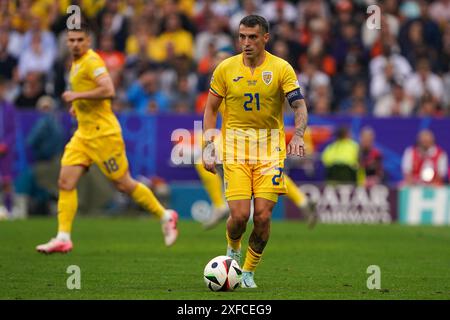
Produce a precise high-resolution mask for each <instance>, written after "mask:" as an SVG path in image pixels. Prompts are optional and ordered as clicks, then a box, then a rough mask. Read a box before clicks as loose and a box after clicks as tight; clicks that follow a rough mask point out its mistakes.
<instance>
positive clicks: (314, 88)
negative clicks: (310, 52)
mask: <svg viewBox="0 0 450 320" xmlns="http://www.w3.org/2000/svg"><path fill="white" fill-rule="evenodd" d="M302 69H303V72H302V73H300V74H299V75H298V79H299V83H300V87H301V88H302V89H303V91H304V92H305V98H306V101H308V103H310V104H312V105H314V104H315V103H316V101H317V99H318V98H319V97H320V96H322V94H323V95H325V96H326V97H327V98H328V100H329V99H330V98H331V96H330V94H331V87H330V78H329V77H328V75H327V74H325V73H324V72H321V71H320V70H318V68H317V66H316V65H315V64H314V63H312V62H309V61H307V62H306V64H305V65H304V66H303V68H302Z"/></svg>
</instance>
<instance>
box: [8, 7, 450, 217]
mask: <svg viewBox="0 0 450 320" xmlns="http://www.w3.org/2000/svg"><path fill="white" fill-rule="evenodd" d="M372 4H376V5H378V6H379V8H380V9H381V11H380V12H381V16H380V21H379V22H380V27H381V28H380V29H372V28H368V25H367V21H368V19H369V18H371V17H372V16H371V14H368V13H367V8H368V6H369V5H372ZM71 5H77V6H79V7H80V8H81V15H82V19H83V20H86V21H88V23H89V25H90V26H91V34H92V37H91V39H92V41H93V48H94V49H95V50H96V51H97V52H98V53H99V55H100V56H101V57H102V58H103V59H104V61H105V63H106V66H107V68H108V70H109V73H110V74H111V76H112V79H113V81H114V84H115V88H116V98H115V99H114V100H113V104H112V105H113V110H114V111H115V112H116V113H123V112H130V113H133V112H134V113H137V114H142V115H145V114H161V113H172V114H173V113H178V114H183V113H184V114H186V113H188V114H189V113H190V114H194V113H197V114H202V113H203V108H204V106H205V103H206V97H207V95H208V89H209V83H210V78H211V74H212V72H213V69H214V66H215V57H216V53H217V52H218V51H225V52H227V53H229V54H235V53H237V52H238V50H239V48H238V42H237V40H238V39H237V36H236V31H237V27H238V25H239V21H240V20H241V19H242V18H243V17H244V16H246V15H249V14H260V15H262V16H264V17H266V18H267V19H268V21H269V22H270V27H271V30H270V34H271V40H270V42H269V45H268V50H269V51H270V52H272V53H274V54H275V55H277V56H279V57H282V58H284V59H285V60H287V61H288V62H289V63H290V64H291V65H292V66H293V67H294V69H295V71H296V73H297V74H298V78H299V81H300V85H301V87H302V89H303V91H304V95H305V98H306V102H307V105H308V109H309V114H312V115H329V114H343V115H356V116H358V115H368V116H374V117H389V116H397V117H408V116H423V117H446V116H448V115H449V110H450V0H435V1H426V0H383V1H373V0H354V1H349V0H328V1H325V0H304V1H283V0H274V1H264V0H242V1H238V0H220V1H210V0H200V1H193V0H179V1H176V0H167V1H165V0H108V1H106V0H61V1H59V0H0V120H1V121H0V137H1V141H0V156H1V159H2V162H1V164H0V165H1V168H2V170H1V172H0V195H1V194H3V195H4V196H3V197H2V198H4V199H3V200H4V201H1V202H0V216H1V211H2V210H3V209H2V208H3V205H2V204H1V203H4V204H5V206H6V207H11V206H12V205H11V203H12V202H14V203H15V205H17V203H19V204H20V203H25V200H24V199H25V197H22V198H24V199H20V195H29V196H32V197H33V198H38V199H41V200H42V201H41V200H39V201H37V202H38V203H48V202H49V201H52V200H54V199H53V198H54V194H55V192H54V190H53V191H51V190H52V187H50V186H51V185H54V181H55V180H56V179H57V177H56V171H55V170H56V169H55V168H57V166H56V165H55V164H56V163H59V159H60V155H61V152H62V148H63V142H62V141H61V140H62V139H63V137H62V133H61V131H62V129H61V128H60V126H61V121H60V119H59V118H58V117H59V116H60V115H59V112H58V111H67V110H68V106H66V105H64V103H63V101H62V100H61V94H62V93H63V92H64V91H65V90H67V89H68V78H69V70H70V66H71V58H70V54H69V52H68V49H67V46H66V32H65V30H66V23H67V21H68V18H70V17H71V16H72V15H73V14H74V13H75V12H76V11H70V12H68V11H67V9H68V7H69V6H71ZM372 14H376V13H372ZM375 18H376V17H375ZM14 109H16V110H36V111H40V112H44V113H45V116H44V117H43V119H42V121H40V122H39V123H37V124H36V126H35V127H33V128H32V130H31V134H30V136H29V137H28V138H27V142H26V143H27V146H28V147H29V148H31V149H32V151H33V155H34V157H35V160H36V164H34V167H33V171H32V172H31V171H23V172H21V173H20V175H19V177H18V178H17V179H16V186H15V190H13V189H14V188H13V187H12V180H13V176H12V175H11V174H10V172H12V166H13V161H14V159H13V158H12V157H13V155H12V154H13V152H11V150H10V149H12V148H8V146H12V145H14V143H13V142H11V141H13V140H14V139H15V137H14V135H13V134H11V133H12V132H15V129H11V128H13V127H12V126H14V125H15V123H14V122H12V121H8V119H9V118H11V117H12V116H11V115H12V114H13V113H14V112H15V111H14ZM289 112H290V111H289ZM339 132H341V133H342V137H341V138H342V139H341V140H339V139H337V141H336V143H334V144H331V145H330V147H329V148H328V150H325V151H327V152H324V156H323V158H322V161H323V164H324V165H325V167H326V168H327V171H326V172H327V177H326V180H330V181H335V180H339V179H341V180H342V179H343V180H344V181H352V182H357V181H359V182H361V181H364V182H363V184H364V185H366V186H370V185H372V184H376V183H385V182H386V180H389V179H388V177H386V174H385V171H384V169H383V165H382V160H383V155H382V153H381V152H380V150H378V149H377V148H375V147H374V139H375V136H374V132H373V130H371V129H370V128H365V129H364V130H362V132H361V137H360V139H359V140H360V141H359V146H358V143H357V142H356V141H353V140H351V139H350V137H349V136H348V132H347V131H346V130H338V131H337V136H339V134H338V133H339ZM422 135H423V137H422ZM422 135H419V136H418V144H417V147H411V148H408V149H407V150H406V151H405V154H404V156H403V160H402V171H403V176H404V178H405V181H404V182H405V183H407V184H408V183H420V182H421V181H422V182H426V183H427V184H429V183H432V184H436V185H441V184H442V183H447V182H448V176H449V175H448V172H449V170H447V171H446V170H445V168H448V157H447V153H446V152H445V151H444V150H442V149H441V148H440V147H439V146H437V145H435V144H434V137H433V136H432V135H430V134H429V133H425V134H422ZM420 137H422V138H420ZM413 139H414V138H413V137H411V142H413ZM422 140H423V141H424V142H423V141H422ZM419 142H423V143H419ZM340 144H343V145H345V146H346V147H348V148H349V149H350V150H352V152H350V153H348V154H347V156H348V157H346V159H344V160H343V159H342V157H341V152H334V153H333V146H336V145H340ZM358 148H359V149H358ZM358 150H359V151H358ZM317 159H319V157H317ZM427 159H428V160H427ZM343 162H344V164H345V165H348V168H347V169H348V170H343V169H342V163H343ZM430 162H431V163H432V164H433V165H434V167H436V168H435V170H433V171H432V172H431V171H430V170H429V169H427V168H428V167H427V166H429V165H428V164H429V163H430ZM336 163H337V167H336V166H335V165H336ZM422 167H426V168H425V169H427V170H428V171H427V170H425V171H427V172H426V173H427V175H426V176H425V178H426V179H425V180H426V181H424V180H423V178H424V177H423V176H422V171H423V170H421V168H422ZM49 168H50V169H51V170H50V171H49ZM336 168H337V169H338V170H336ZM358 168H360V169H362V170H359V171H358ZM425 171H424V172H425ZM430 172H431V173H430ZM335 173H338V175H336V174H335ZM342 173H346V174H347V175H344V176H342ZM360 173H362V177H363V180H361V174H360ZM33 176H35V177H33ZM94 176H95V175H94ZM39 177H44V178H45V179H44V180H42V179H38V178H39ZM94 179H95V178H94ZM22 180H23V182H21V181H22ZM35 180H36V181H38V180H39V186H38V184H37V182H36V181H35ZM30 181H35V182H34V183H30ZM43 181H44V182H43ZM101 182H102V184H104V182H103V181H101ZM87 184H93V182H92V181H90V182H89V183H87ZM18 186H19V187H18ZM20 186H22V187H24V186H25V187H26V188H25V189H24V188H22V187H20ZM42 187H45V188H44V189H45V190H44V189H42ZM13 192H16V196H15V199H14V200H13V199H12V194H13ZM17 195H19V196H17ZM81 198H82V197H81ZM80 204H81V205H82V204H83V201H81V202H80ZM23 206H25V205H23ZM3 211H4V210H3ZM19 211H22V212H23V211H24V209H21V210H19ZM36 211H39V212H41V211H45V210H42V208H40V207H38V209H37V210H36Z"/></svg>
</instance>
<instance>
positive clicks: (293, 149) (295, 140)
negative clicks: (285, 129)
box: [286, 135, 305, 157]
mask: <svg viewBox="0 0 450 320" xmlns="http://www.w3.org/2000/svg"><path fill="white" fill-rule="evenodd" d="M286 152H287V154H288V155H294V156H300V157H303V156H305V142H304V141H303V137H300V136H298V135H294V136H293V137H292V139H291V141H290V142H289V144H288V145H287V148H286Z"/></svg>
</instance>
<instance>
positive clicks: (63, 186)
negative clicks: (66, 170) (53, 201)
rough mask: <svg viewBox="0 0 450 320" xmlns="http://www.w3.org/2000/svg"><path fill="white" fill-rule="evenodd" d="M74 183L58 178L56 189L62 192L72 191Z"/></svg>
mask: <svg viewBox="0 0 450 320" xmlns="http://www.w3.org/2000/svg"><path fill="white" fill-rule="evenodd" d="M75 186H76V183H75V182H74V181H72V180H71V179H67V178H65V177H60V178H59V179H58V188H59V189H60V190H64V191H72V190H73V189H75Z"/></svg>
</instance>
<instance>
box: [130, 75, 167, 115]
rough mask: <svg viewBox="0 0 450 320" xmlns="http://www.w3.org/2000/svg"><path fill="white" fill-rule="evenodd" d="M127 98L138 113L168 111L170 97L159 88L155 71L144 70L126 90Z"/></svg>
mask: <svg viewBox="0 0 450 320" xmlns="http://www.w3.org/2000/svg"><path fill="white" fill-rule="evenodd" d="M127 99H128V101H129V102H130V103H131V105H132V109H134V110H135V111H136V112H138V113H140V114H149V113H156V112H169V111H170V109H171V106H170V98H169V97H168V96H167V95H166V94H165V93H164V92H162V91H160V90H159V83H158V76H157V73H156V72H155V71H146V72H144V73H143V74H142V75H141V76H140V77H139V79H138V80H136V81H135V82H134V83H133V84H132V85H131V86H130V88H129V89H128V90H127Z"/></svg>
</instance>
